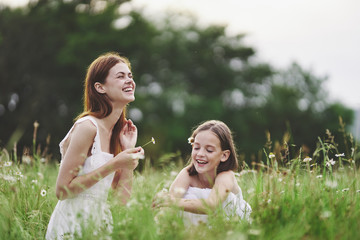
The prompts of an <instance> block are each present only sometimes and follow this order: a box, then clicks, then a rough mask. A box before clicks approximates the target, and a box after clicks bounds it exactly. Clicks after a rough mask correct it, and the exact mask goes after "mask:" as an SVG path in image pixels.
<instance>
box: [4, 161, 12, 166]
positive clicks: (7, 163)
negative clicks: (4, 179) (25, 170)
mask: <svg viewBox="0 0 360 240" xmlns="http://www.w3.org/2000/svg"><path fill="white" fill-rule="evenodd" d="M11 165H12V162H11V161H7V162H5V164H4V166H5V167H10V166H11Z"/></svg>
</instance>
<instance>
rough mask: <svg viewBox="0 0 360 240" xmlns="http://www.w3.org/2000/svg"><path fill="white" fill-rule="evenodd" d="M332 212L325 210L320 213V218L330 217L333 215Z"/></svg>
mask: <svg viewBox="0 0 360 240" xmlns="http://www.w3.org/2000/svg"><path fill="white" fill-rule="evenodd" d="M331 215H332V213H331V212H330V211H323V212H322V213H321V214H320V218H329V217H331Z"/></svg>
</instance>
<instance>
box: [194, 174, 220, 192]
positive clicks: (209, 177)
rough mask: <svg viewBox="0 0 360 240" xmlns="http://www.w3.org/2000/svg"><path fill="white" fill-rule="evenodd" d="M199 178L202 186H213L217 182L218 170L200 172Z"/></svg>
mask: <svg viewBox="0 0 360 240" xmlns="http://www.w3.org/2000/svg"><path fill="white" fill-rule="evenodd" d="M197 178H198V181H199V184H200V186H201V187H202V188H212V187H213V186H214V183H215V178H216V172H214V173H212V174H211V173H202V174H200V173H198V174H197Z"/></svg>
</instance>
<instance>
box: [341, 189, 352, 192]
mask: <svg viewBox="0 0 360 240" xmlns="http://www.w3.org/2000/svg"><path fill="white" fill-rule="evenodd" d="M349 190H350V188H344V189H343V190H341V191H342V192H347V191H349Z"/></svg>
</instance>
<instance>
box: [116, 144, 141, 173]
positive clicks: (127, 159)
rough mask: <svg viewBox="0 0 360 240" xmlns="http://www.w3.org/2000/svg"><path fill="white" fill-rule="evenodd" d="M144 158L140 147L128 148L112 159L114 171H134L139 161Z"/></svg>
mask: <svg viewBox="0 0 360 240" xmlns="http://www.w3.org/2000/svg"><path fill="white" fill-rule="evenodd" d="M140 158H141V159H142V158H144V149H143V148H142V147H137V148H129V149H126V150H124V151H122V152H121V153H119V154H118V155H116V156H115V158H113V161H114V167H115V169H120V168H121V169H129V170H134V169H135V168H136V167H137V165H138V164H139V159H140Z"/></svg>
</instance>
